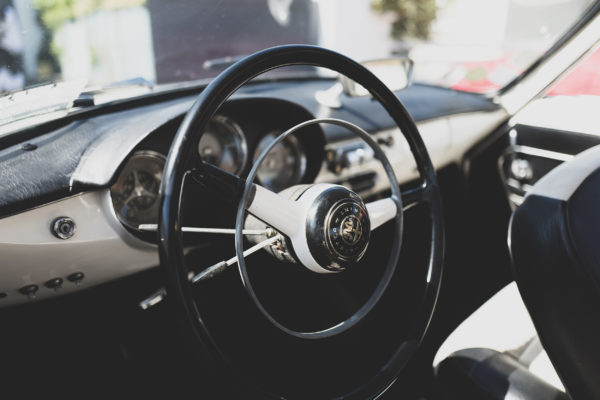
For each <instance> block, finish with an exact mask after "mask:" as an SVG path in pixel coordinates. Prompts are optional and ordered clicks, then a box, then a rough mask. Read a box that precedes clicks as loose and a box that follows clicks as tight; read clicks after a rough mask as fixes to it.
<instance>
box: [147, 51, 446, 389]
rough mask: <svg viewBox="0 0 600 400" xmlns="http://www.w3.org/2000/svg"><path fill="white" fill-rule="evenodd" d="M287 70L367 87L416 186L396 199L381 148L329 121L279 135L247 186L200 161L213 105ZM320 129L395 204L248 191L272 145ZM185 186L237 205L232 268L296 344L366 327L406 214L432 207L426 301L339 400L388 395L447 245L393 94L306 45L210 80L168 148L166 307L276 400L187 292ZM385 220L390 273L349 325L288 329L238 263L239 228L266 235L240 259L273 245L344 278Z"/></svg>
mask: <svg viewBox="0 0 600 400" xmlns="http://www.w3.org/2000/svg"><path fill="white" fill-rule="evenodd" d="M291 65H313V66H317V67H324V68H328V69H331V70H333V71H336V72H338V73H340V74H343V75H345V76H346V77H348V78H349V79H352V80H354V81H356V82H357V83H359V84H361V85H362V86H363V87H365V88H366V89H367V90H368V91H369V92H370V93H371V95H372V96H373V98H374V99H376V100H378V101H379V102H380V104H381V105H382V106H383V107H384V108H385V109H386V111H387V112H388V113H389V115H390V116H391V117H392V119H393V120H394V121H395V123H396V124H397V126H398V127H399V128H400V130H401V131H402V133H403V135H404V137H405V138H406V140H407V142H408V144H409V146H410V149H411V151H412V154H413V156H414V158H415V161H416V165H417V169H418V172H419V176H420V180H419V185H418V186H417V187H416V188H415V189H411V190H408V191H406V192H404V193H401V191H400V186H399V184H398V182H397V180H396V175H395V173H394V171H393V168H392V166H391V164H390V162H389V160H388V159H387V157H386V155H385V153H384V152H383V150H382V149H381V148H380V146H379V145H378V144H377V142H376V141H375V140H374V139H373V138H372V137H371V136H370V135H369V134H368V133H366V132H365V131H364V130H362V129H361V128H360V127H358V126H356V125H354V124H351V123H349V122H347V121H343V120H339V119H331V118H329V119H315V120H309V121H305V122H303V123H300V124H298V125H296V126H294V127H292V128H290V129H289V130H287V131H286V132H284V133H282V134H281V135H279V136H278V137H277V138H276V139H275V140H274V141H273V142H272V143H271V144H270V145H269V146H268V147H267V148H266V149H265V150H264V151H263V152H262V154H261V155H260V156H259V157H258V159H257V160H256V161H255V162H254V165H253V167H252V169H251V170H250V172H249V174H248V176H247V178H246V179H245V180H244V179H242V178H240V177H237V176H235V175H231V174H229V173H227V172H225V171H223V170H220V169H219V168H217V167H215V166H212V165H210V164H208V163H205V162H203V161H202V160H200V159H199V156H198V153H197V152H196V151H195V149H196V148H197V146H195V145H194V144H197V143H198V141H199V138H200V136H201V135H202V133H203V132H204V131H205V130H206V127H207V125H208V123H209V121H210V120H211V119H212V118H213V116H214V115H215V113H216V111H217V110H218V109H219V107H220V106H221V105H222V104H223V103H224V102H225V101H226V100H227V99H228V98H229V97H230V96H231V95H232V94H233V93H234V92H235V91H236V90H237V89H238V88H239V87H240V86H242V85H244V84H245V83H246V82H248V81H249V80H251V79H252V78H254V77H256V76H258V75H260V74H262V73H265V72H267V71H270V70H272V69H275V68H279V67H284V66H291ZM317 124H335V125H338V126H341V127H344V128H346V129H348V130H350V131H351V132H353V133H354V134H355V135H357V136H359V137H360V138H361V139H363V140H364V141H365V142H366V143H367V144H368V145H369V146H370V147H371V149H372V150H373V152H374V154H375V157H376V158H377V159H378V160H379V162H381V164H382V165H383V167H384V170H385V172H386V175H387V179H388V181H389V183H390V190H391V196H390V197H387V198H384V199H380V200H376V201H372V202H369V203H366V204H365V203H364V202H363V200H362V199H361V198H360V196H358V195H357V194H356V193H354V192H353V191H351V190H350V189H348V188H345V187H343V186H340V185H333V184H325V183H320V184H311V185H298V186H294V187H292V188H288V189H286V190H284V191H282V192H280V193H277V194H276V193H273V192H271V191H270V190H268V189H266V188H264V187H262V186H260V185H258V184H255V183H254V178H255V176H256V173H257V169H258V167H259V165H260V163H261V162H262V161H263V160H264V159H265V157H266V156H267V154H268V153H269V151H270V150H271V149H272V148H273V147H275V146H276V145H277V144H278V143H280V142H282V141H283V140H284V139H285V138H287V137H288V136H290V135H292V134H294V133H296V132H297V131H299V130H301V129H303V128H305V127H308V126H311V125H317ZM187 178H192V179H193V180H195V181H197V182H201V183H203V185H204V187H206V188H209V189H210V190H212V191H214V192H215V193H218V194H220V195H222V196H225V197H228V198H233V199H235V200H236V201H237V203H238V207H237V216H236V223H235V250H236V259H235V260H233V261H237V264H238V268H239V273H240V277H241V280H242V283H243V286H244V289H245V290H246V292H247V294H248V296H249V298H250V299H251V301H252V302H253V303H254V305H255V306H256V308H257V309H258V311H259V312H260V313H261V314H262V316H263V317H264V319H265V320H266V321H268V322H269V323H270V324H272V326H274V327H275V328H277V329H278V330H279V331H280V333H283V334H284V335H288V336H290V337H291V338H294V340H300V341H311V342H317V341H322V342H327V340H331V339H332V338H334V337H338V336H341V335H343V334H345V333H347V332H349V331H352V330H353V328H355V327H356V326H357V325H360V324H367V323H368V318H367V317H368V316H369V314H370V313H371V312H372V310H373V309H374V307H375V306H376V304H377V303H378V301H379V300H380V299H381V297H382V296H383V294H384V293H385V291H386V289H387V288H388V285H389V283H390V281H391V279H392V277H393V276H394V272H395V271H396V267H397V265H398V261H399V257H400V250H401V243H402V234H403V207H404V208H406V207H409V206H412V205H414V204H418V203H422V204H426V205H427V206H428V213H429V216H430V218H429V221H430V223H431V236H430V238H431V243H430V245H429V255H428V264H427V273H426V282H425V283H424V288H425V289H424V293H423V294H422V295H421V297H420V298H418V299H415V302H414V304H416V308H417V318H415V319H414V320H413V323H412V325H411V328H410V329H409V330H407V332H408V334H407V335H406V337H403V338H402V340H401V343H400V344H399V345H398V346H397V348H396V349H395V351H394V352H392V354H391V355H390V357H389V358H388V360H387V361H386V362H385V363H384V365H382V367H381V368H380V369H379V370H378V371H377V372H376V373H375V375H374V376H372V377H371V378H370V379H369V380H368V381H367V382H362V383H360V384H359V385H358V386H357V387H355V388H353V389H352V390H350V391H346V393H341V394H340V395H339V396H338V395H336V396H337V397H344V398H367V397H369V398H370V397H373V396H377V395H378V394H380V393H381V392H383V391H384V390H385V389H386V388H387V387H389V385H391V383H392V382H393V381H394V380H395V379H396V378H397V377H398V375H399V374H400V372H401V371H402V369H403V368H404V367H405V365H406V364H407V362H408V360H409V359H410V357H411V356H412V355H413V354H414V353H415V351H416V350H417V348H418V346H419V344H420V342H421V340H422V338H423V336H424V334H425V332H426V330H427V327H428V325H429V322H430V320H431V317H432V313H433V310H434V307H435V303H436V299H437V294H438V290H439V286H440V280H441V275H442V264H443V243H444V235H443V217H442V206H441V196H440V190H439V186H438V183H437V179H436V176H435V171H434V168H433V166H432V163H431V160H430V158H429V155H428V153H427V150H426V148H425V145H424V143H423V140H422V138H421V136H420V134H419V132H418V129H417V127H416V125H415V123H414V121H413V120H412V118H411V117H410V115H409V114H408V112H407V111H406V109H405V108H404V106H403V105H402V104H401V102H400V101H399V99H398V98H397V97H396V96H395V95H394V93H392V92H391V91H390V90H389V89H388V88H387V87H386V86H385V85H384V84H383V83H382V82H381V81H380V80H379V79H378V78H377V77H375V75H373V74H372V73H371V72H370V71H368V70H367V69H366V68H364V67H363V66H362V65H360V64H359V63H357V62H355V61H353V60H351V59H349V58H347V57H345V56H343V55H341V54H338V53H336V52H333V51H331V50H327V49H323V48H319V47H315V46H307V45H287V46H279V47H274V48H270V49H267V50H263V51H261V52H258V53H255V54H253V55H251V56H248V57H246V58H244V59H243V60H241V61H238V62H237V63H236V64H234V65H232V66H231V67H229V68H227V69H226V70H225V71H224V72H222V73H221V74H220V75H219V76H218V77H217V78H215V79H214V80H213V81H212V82H211V83H210V84H209V85H208V86H207V87H206V88H205V89H204V90H203V91H202V93H201V94H200V95H199V96H198V98H197V100H196V102H195V103H194V105H193V106H192V108H191V109H190V110H189V112H188V113H187V115H186V117H185V119H184V120H183V122H182V124H181V125H180V127H179V130H178V132H177V134H176V136H175V139H174V141H173V144H172V146H171V149H170V152H169V155H168V158H167V161H166V166H165V170H164V174H163V181H162V185H161V190H160V216H159V226H158V231H159V238H160V241H159V253H160V263H161V266H162V268H163V270H164V271H165V272H166V276H167V291H168V293H169V297H170V299H171V302H172V304H174V305H175V307H176V310H177V312H178V314H179V315H181V316H183V318H184V320H185V321H186V326H187V327H188V328H189V329H190V331H191V332H192V334H193V337H194V338H195V339H197V342H198V343H199V345H200V347H201V348H202V349H203V350H205V351H206V352H207V353H209V354H211V355H213V356H214V359H215V360H217V362H218V364H219V365H220V366H222V367H223V366H224V367H225V368H224V370H225V371H229V372H232V371H233V374H234V376H235V377H236V378H239V380H240V381H242V387H243V388H244V389H248V390H251V391H253V393H255V394H256V393H259V394H260V396H266V397H271V396H272V397H276V398H280V397H278V395H277V394H275V393H272V392H269V391H266V390H264V389H262V388H260V389H257V388H256V387H255V386H254V385H253V383H252V382H249V381H248V380H245V379H244V376H243V375H244V374H243V373H239V371H235V367H233V366H231V365H230V363H229V362H228V360H227V359H226V356H225V354H224V352H222V351H221V349H220V348H219V345H218V344H217V341H216V340H215V338H214V337H213V336H212V335H211V333H210V328H209V327H208V326H207V324H206V323H205V321H204V319H203V317H202V313H201V310H202V304H199V303H197V301H196V300H195V296H194V295H193V292H192V285H193V284H194V281H195V280H197V279H195V278H197V277H198V275H197V276H196V277H195V278H194V277H193V274H192V273H191V272H190V271H189V269H188V268H187V267H186V264H185V262H184V245H183V237H182V236H183V235H182V231H183V229H182V225H181V208H182V207H181V204H182V200H183V187H184V182H185V180H186V179H187ZM388 221H390V222H393V223H394V228H393V236H392V244H391V246H390V247H391V249H390V252H389V254H390V255H389V259H388V262H387V265H386V267H385V269H384V270H383V273H382V274H381V278H380V280H379V282H378V283H377V285H376V287H375V290H374V291H373V293H372V294H371V295H370V297H368V299H367V300H366V302H365V303H364V304H362V305H360V307H358V308H357V310H356V311H355V312H354V313H353V314H352V315H350V316H349V317H348V318H346V319H344V320H341V321H338V322H337V323H335V324H333V325H332V326H328V327H323V328H321V329H316V330H298V329H293V328H291V327H289V326H286V325H285V324H284V323H282V322H280V321H278V320H277V318H275V317H274V316H273V315H272V314H270V313H269V311H268V310H267V309H266V307H264V306H263V304H262V303H261V301H260V300H259V296H258V295H257V293H256V292H255V290H254V286H253V285H252V283H251V280H250V278H249V274H248V269H247V267H246V263H245V260H244V256H245V255H246V254H247V253H245V251H244V248H243V245H244V240H243V239H244V229H245V228H246V227H248V226H249V225H252V227H253V228H255V227H259V228H261V229H263V230H264V231H265V237H264V238H263V239H264V240H263V241H262V242H261V243H259V244H258V245H256V246H254V247H253V248H250V249H248V250H246V252H251V251H255V250H256V249H258V248H261V247H264V246H271V245H274V244H276V246H277V248H278V249H279V251H280V252H281V253H282V254H284V257H286V258H288V259H290V260H292V261H293V262H295V263H297V264H300V265H301V266H303V267H306V268H307V269H308V270H309V271H311V273H315V274H323V276H325V275H327V274H336V273H339V274H343V273H344V271H347V270H350V269H352V268H353V266H355V265H356V264H357V263H358V262H359V261H360V260H361V259H362V258H363V256H364V255H365V253H366V252H367V250H368V247H369V239H370V237H371V231H372V230H374V229H376V228H378V227H380V226H382V225H384V224H385V223H386V222H388ZM230 261H231V260H230ZM233 261H232V262H231V263H219V264H217V265H215V266H213V267H211V269H210V271H208V272H207V271H205V272H204V273H203V274H200V275H201V276H203V277H205V276H206V275H207V274H210V273H213V272H214V271H216V270H222V269H223V268H225V267H227V266H228V265H230V264H232V263H233Z"/></svg>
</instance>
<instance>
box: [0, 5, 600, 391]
mask: <svg viewBox="0 0 600 400" xmlns="http://www.w3.org/2000/svg"><path fill="white" fill-rule="evenodd" d="M599 11H600V3H590V4H589V5H587V6H586V7H585V9H583V11H582V13H580V14H578V15H579V17H578V18H577V20H575V21H572V22H571V24H570V25H569V26H570V27H569V28H568V29H567V30H566V31H565V32H563V34H562V35H561V36H560V37H559V38H558V39H557V40H556V41H555V42H554V43H553V44H552V46H551V47H550V48H548V49H547V50H546V51H545V52H543V54H541V55H540V56H539V57H538V58H537V59H536V60H535V61H534V62H533V63H531V65H529V66H528V67H527V68H526V69H524V70H523V71H520V72H519V74H518V76H517V77H515V78H514V79H513V80H511V81H510V82H509V83H507V84H506V85H504V86H503V87H502V88H500V89H498V90H496V91H494V92H489V93H485V94H481V93H472V92H468V91H464V90H457V89H452V88H447V87H443V86H441V85H433V84H430V83H424V82H420V81H419V80H416V79H415V81H414V82H413V81H412V80H411V75H412V73H413V68H414V69H418V68H419V64H418V63H416V64H415V65H414V66H413V64H412V62H411V61H410V60H408V59H406V58H402V57H401V58H391V59H390V60H389V63H386V61H385V60H378V62H375V63H373V64H371V65H369V63H359V62H357V61H356V60H354V59H353V58H351V57H348V56H347V55H344V54H342V53H340V52H337V51H333V50H330V49H327V48H326V47H325V46H318V45H314V44H282V45H278V46H274V47H272V46H264V47H263V48H262V49H261V50H259V51H256V52H253V53H252V54H249V55H246V56H244V57H239V58H235V59H231V60H229V59H228V60H224V61H223V60H220V61H219V62H223V63H225V64H226V65H224V67H223V68H222V69H221V70H220V71H219V72H218V73H216V74H214V76H212V77H207V78H202V79H200V80H194V81H187V82H185V83H181V82H179V83H169V84H164V85H156V86H153V87H151V88H150V89H148V88H147V87H145V84H144V83H143V82H142V83H139V82H136V83H135V84H134V85H129V86H122V87H119V86H118V85H117V86H116V87H106V88H101V89H100V88H93V89H90V88H87V89H85V90H81V87H80V86H77V85H76V84H73V83H72V82H56V83H54V84H52V85H42V86H37V87H33V88H29V89H28V90H25V91H19V92H12V93H9V94H6V95H5V96H4V97H0V104H1V106H0V255H1V262H0V265H1V267H0V321H1V331H0V337H1V338H2V342H1V344H0V346H1V352H0V354H1V355H2V356H1V358H0V359H1V360H2V363H1V367H0V368H1V369H2V380H1V382H2V386H3V389H4V391H5V393H15V395H19V396H20V397H24V398H33V397H40V396H52V397H58V396H60V397H78V398H81V397H83V398H87V397H96V396H98V397H100V396H102V397H108V396H110V397H111V398H157V397H161V398H174V399H179V398H182V399H183V398H207V399H215V398H223V399H229V398H243V399H246V398H257V399H262V398H278V399H283V398H285V399H317V398H319V399H320V398H356V399H366V398H377V397H379V398H383V399H395V398H399V399H415V400H416V399H432V400H436V399H440V400H443V399H509V398H510V399H527V400H529V399H568V398H569V399H575V400H578V399H593V398H600V381H599V380H598V379H597V377H598V376H599V374H600V361H599V360H600V357H598V354H599V351H600V347H599V345H598V340H597V338H598V337H599V334H600V318H599V317H598V312H597V308H598V307H597V306H598V304H600V286H599V285H600V265H599V261H598V260H600V254H598V251H599V250H598V249H599V247H598V246H597V244H596V241H597V238H598V237H599V236H600V232H597V231H598V229H600V228H599V227H600V213H599V212H598V207H597V199H598V198H599V197H600V172H599V170H600V150H599V149H600V147H596V146H597V145H600V135H599V132H600V131H599V129H598V124H597V121H598V118H597V115H598V110H599V109H600V108H599V107H600V100H599V99H600V97H597V96H592V95H589V96H560V95H558V96H551V95H549V93H550V92H551V91H552V88H555V87H556V85H557V84H560V82H562V81H563V80H565V79H569V77H574V76H575V77H578V76H580V75H578V74H583V72H582V70H581V68H579V66H580V65H582V64H584V63H586V62H588V60H591V59H594V54H596V48H597V46H598V43H599V41H600V15H599V14H598V12H599ZM190 48H191V47H190ZM155 51H156V49H155ZM392 64H393V67H394V68H395V69H394V71H395V74H396V75H395V77H396V78H397V77H401V78H402V79H399V80H398V79H396V81H395V82H393V83H390V82H388V81H386V79H384V78H383V77H381V76H380V75H378V74H377V72H376V71H377V67H378V66H381V65H384V66H389V65H392ZM597 66H598V65H597V64H596V67H597ZM325 69H326V70H328V71H329V72H325V73H322V71H323V70H325ZM597 69H598V68H596V70H597ZM280 70H284V71H286V70H287V71H293V73H291V74H282V73H280V72H278V71H280ZM582 79H584V80H585V81H586V82H590V81H591V80H592V79H593V77H587V75H586V78H582ZM596 79H598V78H597V77H596ZM128 84H129V83H128ZM132 88H133V91H132V90H131V89H132ZM73 93H76V96H75V97H74V98H73V97H72V94H73ZM69 96H71V97H69ZM63 98H64V99H65V100H64V103H65V104H67V103H68V106H67V107H65V106H59V107H49V104H56V102H63V100H62V99H63ZM27 110H35V111H37V112H34V113H28V112H27Z"/></svg>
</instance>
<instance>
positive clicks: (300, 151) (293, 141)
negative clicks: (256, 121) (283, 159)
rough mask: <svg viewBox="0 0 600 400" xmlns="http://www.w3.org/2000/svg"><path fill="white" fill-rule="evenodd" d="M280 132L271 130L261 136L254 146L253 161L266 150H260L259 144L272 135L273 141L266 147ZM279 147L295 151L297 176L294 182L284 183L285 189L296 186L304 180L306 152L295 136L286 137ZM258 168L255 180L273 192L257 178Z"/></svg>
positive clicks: (306, 164)
mask: <svg viewBox="0 0 600 400" xmlns="http://www.w3.org/2000/svg"><path fill="white" fill-rule="evenodd" d="M282 132H283V131H280V130H272V131H269V132H268V133H266V134H265V135H263V136H262V137H261V138H260V139H259V141H258V143H257V144H256V149H255V151H254V160H255V161H256V159H257V158H258V156H259V155H260V153H261V152H262V150H264V149H265V148H266V147H263V148H262V149H261V143H262V142H263V141H264V140H265V139H266V138H267V136H269V135H273V139H272V140H271V141H270V142H269V143H267V146H268V145H269V144H270V143H271V142H272V141H273V140H275V139H276V138H277V137H278V136H279V135H280V134H281V133H282ZM286 142H287V143H286ZM281 145H284V146H288V145H291V146H292V147H293V148H294V149H295V153H296V155H297V156H298V163H299V167H298V170H297V172H296V173H295V174H294V175H295V176H297V179H295V181H294V182H287V183H286V187H290V186H293V185H297V184H299V183H301V182H302V180H303V179H304V178H305V175H306V170H307V168H308V157H307V155H306V150H305V149H304V146H303V144H302V142H301V141H300V140H299V139H298V138H297V137H296V136H294V135H290V136H288V137H286V138H285V139H284V140H283V141H282V142H281ZM272 150H274V149H272ZM272 150H271V151H272ZM260 168H262V166H260V167H259V168H258V171H257V174H256V178H257V179H258V181H259V182H260V183H261V185H263V186H265V187H266V188H268V189H271V190H275V188H273V187H271V185H270V184H268V183H266V182H263V180H262V179H261V178H260V176H259V174H260V172H259V171H260ZM283 189H285V188H283ZM283 189H281V190H283Z"/></svg>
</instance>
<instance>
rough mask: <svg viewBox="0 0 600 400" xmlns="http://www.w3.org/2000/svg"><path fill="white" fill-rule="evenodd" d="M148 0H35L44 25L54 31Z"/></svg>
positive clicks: (34, 2)
mask: <svg viewBox="0 0 600 400" xmlns="http://www.w3.org/2000/svg"><path fill="white" fill-rule="evenodd" d="M145 3H146V0H33V5H34V7H35V8H36V9H37V10H38V12H39V14H40V18H41V19H42V22H43V23H44V25H45V26H46V27H47V28H48V29H50V30H51V31H54V30H56V29H58V28H60V27H61V26H62V25H63V24H64V23H65V22H68V21H71V20H74V19H76V18H82V17H85V16H86V15H89V14H92V13H93V12H96V11H99V10H116V9H121V8H130V7H136V6H141V5H144V4H145Z"/></svg>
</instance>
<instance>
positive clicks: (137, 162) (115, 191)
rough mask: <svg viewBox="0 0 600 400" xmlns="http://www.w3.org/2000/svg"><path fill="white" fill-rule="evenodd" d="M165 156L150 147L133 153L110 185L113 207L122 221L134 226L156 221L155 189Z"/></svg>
mask: <svg viewBox="0 0 600 400" xmlns="http://www.w3.org/2000/svg"><path fill="white" fill-rule="evenodd" d="M164 167H165V156H163V155H162V154H160V153H156V152H153V151H139V152H137V153H134V154H133V155H132V156H131V158H129V160H127V163H126V164H125V166H124V167H123V171H121V174H120V175H119V178H118V179H117V182H115V184H114V185H112V186H111V188H110V194H111V197H112V202H113V207H114V208H115V212H116V213H117V216H118V217H119V219H120V220H121V222H122V223H123V224H125V225H127V226H129V227H131V228H134V229H137V228H138V226H139V225H141V224H155V223H156V222H157V221H158V189H159V187H160V183H161V180H162V174H163V168H164Z"/></svg>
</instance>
